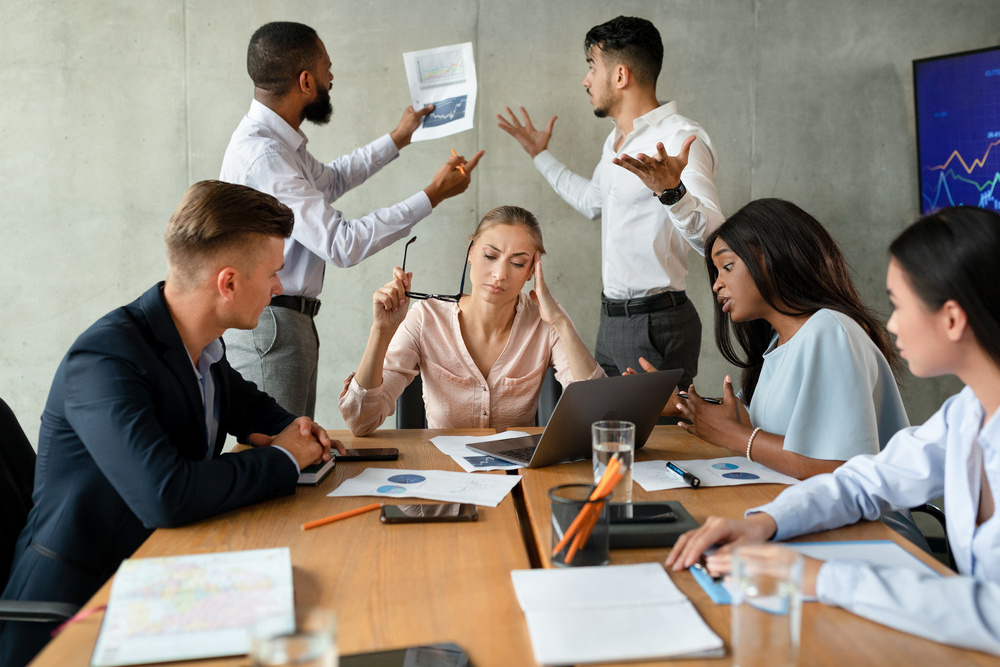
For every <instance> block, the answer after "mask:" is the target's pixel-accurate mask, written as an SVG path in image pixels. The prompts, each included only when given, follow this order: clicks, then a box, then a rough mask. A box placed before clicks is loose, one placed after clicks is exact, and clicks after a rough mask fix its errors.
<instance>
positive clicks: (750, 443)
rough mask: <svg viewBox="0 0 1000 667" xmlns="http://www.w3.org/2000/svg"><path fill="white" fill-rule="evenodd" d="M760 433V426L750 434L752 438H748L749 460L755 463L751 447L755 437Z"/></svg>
mask: <svg viewBox="0 0 1000 667" xmlns="http://www.w3.org/2000/svg"><path fill="white" fill-rule="evenodd" d="M758 433H760V426H758V427H757V428H755V429H754V430H753V433H751V434H750V438H749V439H748V440H747V461H749V462H750V463H753V459H752V458H750V448H751V447H753V439H754V438H756V437H757V434H758Z"/></svg>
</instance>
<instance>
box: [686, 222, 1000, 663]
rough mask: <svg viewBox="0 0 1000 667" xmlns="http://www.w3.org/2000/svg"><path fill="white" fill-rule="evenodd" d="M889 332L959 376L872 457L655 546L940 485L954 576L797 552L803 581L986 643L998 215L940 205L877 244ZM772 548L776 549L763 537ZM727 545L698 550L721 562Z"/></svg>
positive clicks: (996, 586)
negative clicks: (951, 391) (918, 419)
mask: <svg viewBox="0 0 1000 667" xmlns="http://www.w3.org/2000/svg"><path fill="white" fill-rule="evenodd" d="M889 253H890V256H891V259H890V262H889V271H888V275H887V278H886V285H887V287H888V290H889V298H890V300H891V301H892V305H893V309H894V310H893V314H892V317H891V318H890V319H889V325H888V326H889V331H891V332H892V333H893V334H895V336H896V346H897V347H898V348H899V351H900V355H901V356H902V357H903V358H904V359H906V361H907V362H908V363H909V366H910V371H911V372H912V373H913V374H914V375H916V376H918V377H936V376H939V375H952V374H953V375H957V376H958V378H959V379H960V380H961V381H962V382H963V383H964V384H965V385H966V387H965V389H963V390H962V392H961V393H959V394H957V395H955V396H952V397H951V398H949V399H948V400H947V401H946V402H945V403H944V405H943V406H942V407H941V409H940V410H939V411H938V412H937V413H936V414H935V415H934V416H933V417H931V418H930V419H929V420H928V421H927V422H926V423H925V424H924V425H923V426H917V427H913V428H907V429H904V430H902V431H900V432H899V433H898V434H896V435H895V436H894V437H893V438H892V439H891V440H890V442H889V444H888V445H887V446H886V448H885V449H884V450H883V451H882V452H881V453H879V454H877V455H875V456H858V457H856V458H853V459H851V460H850V461H848V462H847V463H845V464H844V465H843V466H841V467H840V468H838V469H837V470H835V471H834V472H833V473H832V474H829V475H819V476H817V477H813V478H811V479H808V480H806V481H804V482H801V483H799V484H797V485H795V486H792V487H790V488H788V489H787V490H785V491H784V492H783V493H782V494H781V495H779V496H778V497H777V499H775V501H774V502H772V503H770V504H768V505H764V506H763V507H759V508H756V509H752V510H750V511H748V512H747V518H745V519H742V520H732V519H722V518H718V517H710V518H709V519H708V520H707V521H706V522H705V524H704V525H703V526H702V527H701V528H699V529H697V530H695V531H692V532H689V533H686V534H684V535H682V536H681V538H680V540H678V542H677V545H676V546H675V547H674V549H673V550H672V551H671V553H670V556H669V558H667V566H669V567H673V568H674V569H675V570H679V569H682V568H685V567H690V566H691V565H693V564H694V563H696V562H698V561H699V560H700V559H701V557H702V555H703V554H704V552H705V550H706V549H707V548H709V547H711V546H713V545H720V544H721V545H730V544H741V543H749V542H764V541H767V540H770V539H774V540H784V539H788V538H791V537H795V536H797V535H801V534H804V533H809V532H812V531H817V530H826V529H830V528H836V527H838V526H842V525H846V524H850V523H853V522H855V521H859V520H861V519H874V518H876V517H877V516H878V515H879V512H880V511H882V510H885V509H890V508H903V507H914V506H916V505H919V504H921V503H924V502H927V501H928V500H931V499H933V498H936V497H938V496H940V495H942V493H943V494H944V501H945V507H946V508H947V512H948V526H947V532H948V543H949V545H950V547H951V551H952V555H953V556H954V558H955V562H956V564H957V566H958V571H959V573H960V575H961V576H957V577H937V576H935V575H931V574H922V573H919V572H915V571H909V570H906V571H903V570H900V569H896V568H891V567H880V566H874V565H869V564H865V563H859V562H850V561H829V562H826V563H823V562H820V561H816V560H812V559H807V560H806V569H805V577H804V580H805V583H804V591H803V592H804V593H805V594H807V595H813V594H815V595H817V596H818V597H819V599H820V601H822V602H825V603H827V604H833V605H837V606H840V607H844V608H845V609H848V610H850V611H853V612H854V613H856V614H859V615H861V616H864V617H866V618H869V619H871V620H874V621H877V622H879V623H884V624H886V625H890V626H892V627H894V628H897V629H899V630H903V631H905V632H910V633H913V634H917V635H920V636H923V637H927V638H930V639H933V640H935V641H940V642H945V643H949V644H955V645H958V646H963V647H967V648H973V649H977V650H980V651H988V652H990V653H994V654H997V655H1000V523H998V520H997V518H996V517H995V516H994V514H995V507H996V503H997V500H998V499H997V489H1000V421H998V418H997V412H998V407H1000V312H998V309H997V304H1000V269H998V268H997V267H998V264H997V258H998V257H1000V215H997V214H996V213H994V212H991V211H985V210H983V209H977V208H972V207H959V208H951V209H944V210H942V211H940V212H938V213H935V214H933V215H930V216H928V217H926V218H923V219H922V220H920V221H918V222H917V223H915V224H914V225H912V226H911V227H909V228H908V229H907V230H905V231H904V232H903V233H902V234H901V235H900V236H899V237H898V238H897V239H896V240H895V241H894V242H893V243H892V245H891V246H890V248H889ZM775 548H780V547H775ZM728 551H729V549H728V547H723V548H722V549H720V550H719V552H717V555H713V556H709V557H708V559H707V567H708V569H709V571H710V572H711V573H712V574H713V575H720V574H723V573H725V572H726V571H728V569H729V554H728Z"/></svg>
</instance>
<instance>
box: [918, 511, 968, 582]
mask: <svg viewBox="0 0 1000 667" xmlns="http://www.w3.org/2000/svg"><path fill="white" fill-rule="evenodd" d="M910 513H911V514H923V515H926V516H929V517H930V518H931V519H932V520H934V521H935V522H936V523H937V524H938V525H940V526H941V536H940V537H939V536H937V535H927V534H926V533H924V531H923V530H921V531H920V532H921V533H924V539H926V540H927V544H928V546H930V548H931V553H932V554H933V555H934V557H936V558H938V559H939V560H943V561H944V562H945V565H947V566H948V567H950V568H951V569H953V570H956V571H957V570H958V568H957V567H956V566H955V557H954V556H953V555H952V553H951V547H950V546H949V545H948V531H947V530H946V527H947V524H946V523H945V518H944V512H943V511H942V510H941V508H940V507H938V506H937V505H933V504H931V503H924V504H923V505H920V506H918V507H911V508H910ZM918 527H919V526H918Z"/></svg>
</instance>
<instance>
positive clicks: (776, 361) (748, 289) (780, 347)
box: [676, 199, 909, 479]
mask: <svg viewBox="0 0 1000 667" xmlns="http://www.w3.org/2000/svg"><path fill="white" fill-rule="evenodd" d="M706 247H707V248H709V249H710V252H709V254H707V255H706V258H705V259H706V263H707V265H708V273H709V278H710V279H711V281H712V290H713V291H714V292H715V294H716V296H717V301H716V304H715V340H716V344H717V345H718V346H719V350H720V351H721V352H722V354H723V356H724V357H725V358H726V360H727V361H729V362H730V363H732V364H734V365H736V366H739V367H741V368H743V375H742V379H741V386H740V391H739V398H737V396H736V395H735V394H734V391H733V387H732V382H731V381H730V379H729V378H728V377H727V378H726V380H725V382H724V383H723V402H722V404H721V405H715V404H712V403H709V402H707V401H705V400H703V399H701V398H700V397H699V396H698V394H697V392H696V391H695V390H694V387H692V388H691V389H690V391H689V392H688V396H687V397H686V398H682V399H681V400H680V402H679V404H678V405H677V406H676V407H677V408H678V409H679V410H680V411H681V413H683V415H684V416H685V417H686V418H687V419H689V420H690V421H691V422H692V424H691V425H684V424H682V426H684V428H686V429H687V430H688V431H690V432H692V433H695V434H696V435H698V436H700V437H701V438H703V439H705V440H707V441H709V442H711V443H713V444H716V445H719V446H721V447H725V448H727V449H730V450H732V451H734V452H737V453H739V454H745V455H746V456H747V458H750V459H752V460H754V461H758V462H760V463H762V464H764V465H766V466H767V467H769V468H771V469H773V470H777V471H779V472H782V473H785V474H786V475H791V476H792V477H796V478H799V479H805V478H806V477H810V476H812V475H816V474H819V473H823V472H830V471H831V470H833V469H834V468H836V467H837V466H838V465H840V464H841V463H843V462H844V461H846V460H847V459H849V458H851V457H852V456H854V455H857V454H876V453H878V452H879V450H881V449H882V447H884V446H885V443H887V442H888V441H889V438H890V437H891V436H892V435H893V434H894V433H896V431H898V430H899V429H901V428H904V427H906V426H908V425H909V422H908V421H907V419H906V412H905V410H904V408H903V401H902V399H901V398H900V396H899V389H898V387H897V386H896V381H895V378H894V377H893V370H894V369H898V368H899V367H900V363H899V358H898V356H897V355H896V351H895V349H894V348H893V347H892V343H891V342H890V340H889V335H888V333H886V331H885V327H884V326H882V324H881V323H880V322H879V321H878V319H877V318H876V317H875V316H874V314H873V313H872V312H871V310H869V309H868V308H867V307H866V306H865V305H864V303H863V302H862V301H861V299H860V297H859V296H858V294H857V291H856V290H855V289H854V284H853V283H852V282H851V278H850V272H849V269H848V267H847V262H846V261H845V260H844V257H843V255H842V254H841V252H840V248H838V247H837V243H836V242H835V241H834V240H833V238H832V237H831V236H830V234H829V233H828V232H827V231H826V230H825V229H824V228H823V226H822V225H821V224H820V223H819V222H817V221H816V220H815V219H814V218H813V217H812V216H811V215H809V214H808V213H806V212H805V211H803V210H802V209H801V208H799V207H798V206H796V205H795V204H792V203H790V202H787V201H783V200H780V199H758V200H756V201H752V202H750V203H749V204H747V205H746V206H744V207H743V208H742V209H740V210H739V211H738V212H737V213H736V214H734V215H733V216H732V217H730V218H729V219H728V220H727V221H726V222H725V224H723V225H722V226H721V227H719V229H718V230H716V231H715V233H714V234H712V236H710V237H709V239H708V243H707V246H706ZM733 335H735V337H736V340H737V341H738V343H739V346H740V348H741V351H742V354H741V353H738V352H737V351H736V349H735V348H734V345H733V342H732V336H733ZM744 405H746V406H748V408H749V413H748V412H747V410H746V409H745V408H744Z"/></svg>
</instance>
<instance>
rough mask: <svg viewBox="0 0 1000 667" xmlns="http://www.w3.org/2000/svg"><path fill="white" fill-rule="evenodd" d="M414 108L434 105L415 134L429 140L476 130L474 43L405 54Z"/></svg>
mask: <svg viewBox="0 0 1000 667" xmlns="http://www.w3.org/2000/svg"><path fill="white" fill-rule="evenodd" d="M403 65H404V67H405V68H406V80H407V82H408V83H409V86H410V99H411V100H412V101H413V108H414V109H422V108H423V107H425V106H427V105H428V104H433V105H434V111H432V112H431V113H430V114H429V115H427V116H426V117H424V120H423V123H421V125H420V127H418V128H417V129H416V131H415V132H414V133H413V141H426V140H427V139H437V138H439V137H447V136H448V135H451V134H455V133H457V132H462V131H464V130H471V129H472V119H473V113H474V112H475V110H476V89H477V87H478V84H477V81H476V61H475V59H474V58H473V55H472V42H465V43H464V44H452V45H451V46H439V47H437V48H434V49H425V50H423V51H410V52H409V53H404V54H403Z"/></svg>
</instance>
